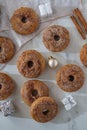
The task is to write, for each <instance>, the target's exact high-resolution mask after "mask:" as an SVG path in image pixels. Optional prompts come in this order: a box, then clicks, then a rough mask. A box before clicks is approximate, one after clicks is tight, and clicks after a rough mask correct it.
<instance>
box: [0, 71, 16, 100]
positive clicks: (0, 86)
mask: <svg viewBox="0 0 87 130" xmlns="http://www.w3.org/2000/svg"><path fill="white" fill-rule="evenodd" d="M14 88H15V84H14V82H13V80H12V79H11V77H10V76H8V75H7V74H5V73H1V72H0V100H4V99H6V98H8V97H9V96H10V95H11V94H12V93H13V91H14Z"/></svg>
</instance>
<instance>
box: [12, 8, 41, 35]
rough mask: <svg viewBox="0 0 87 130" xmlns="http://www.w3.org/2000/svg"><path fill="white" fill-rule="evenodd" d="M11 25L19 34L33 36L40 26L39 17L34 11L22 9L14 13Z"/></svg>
mask: <svg viewBox="0 0 87 130" xmlns="http://www.w3.org/2000/svg"><path fill="white" fill-rule="evenodd" d="M11 24H12V27H13V29H14V30H15V31H16V32H17V33H19V34H23V35H25V34H31V33H33V32H34V31H36V29H37V28H38V26H39V17H38V15H37V14H36V12H35V11H34V10H33V9H31V8H27V7H21V8H19V9H17V10H16V11H15V12H14V14H13V16H12V18H11Z"/></svg>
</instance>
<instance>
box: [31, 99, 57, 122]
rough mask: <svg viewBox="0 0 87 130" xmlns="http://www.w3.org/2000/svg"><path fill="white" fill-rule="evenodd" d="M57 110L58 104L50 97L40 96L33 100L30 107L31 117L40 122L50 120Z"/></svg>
mask: <svg viewBox="0 0 87 130" xmlns="http://www.w3.org/2000/svg"><path fill="white" fill-rule="evenodd" d="M57 112H58V105H57V103H56V102H55V100H54V99H53V98H51V97H40V98H38V99H37V100H35V101H34V102H33V103H32V105H31V109H30V114H31V116H32V118H33V119H34V120H35V121H37V122H41V123H45V122H48V121H50V120H52V119H53V118H54V117H55V116H56V115H57Z"/></svg>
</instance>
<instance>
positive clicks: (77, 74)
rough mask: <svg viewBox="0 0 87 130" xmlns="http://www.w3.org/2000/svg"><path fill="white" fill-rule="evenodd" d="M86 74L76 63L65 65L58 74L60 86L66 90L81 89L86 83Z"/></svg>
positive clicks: (57, 78)
mask: <svg viewBox="0 0 87 130" xmlns="http://www.w3.org/2000/svg"><path fill="white" fill-rule="evenodd" d="M84 80H85V76H84V72H83V70H82V69H81V68H80V67H79V66H77V65H74V64H68V65H65V66H63V67H62V68H61V69H60V70H59V71H58V72H57V76H56V81H57V84H58V85H59V87H60V88H61V89H62V90H64V91H66V92H73V91H77V90H78V89H80V88H81V87H82V86H83V84H84Z"/></svg>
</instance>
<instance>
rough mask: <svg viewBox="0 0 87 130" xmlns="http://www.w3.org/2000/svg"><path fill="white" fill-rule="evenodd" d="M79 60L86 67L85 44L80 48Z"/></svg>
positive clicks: (86, 54)
mask: <svg viewBox="0 0 87 130" xmlns="http://www.w3.org/2000/svg"><path fill="white" fill-rule="evenodd" d="M80 60H81V62H82V63H83V65H84V66H85V67H87V44H85V45H83V47H82V49H81V50H80Z"/></svg>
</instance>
